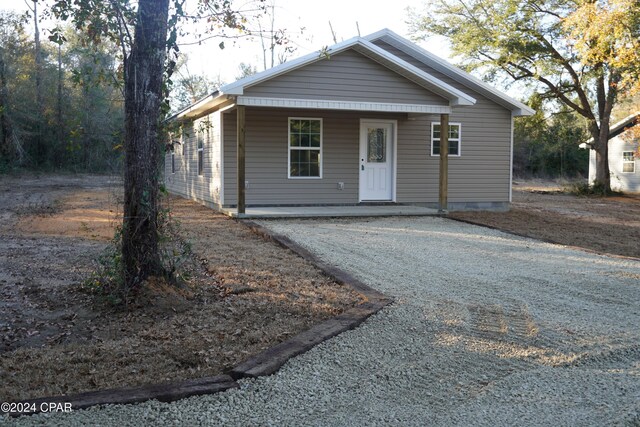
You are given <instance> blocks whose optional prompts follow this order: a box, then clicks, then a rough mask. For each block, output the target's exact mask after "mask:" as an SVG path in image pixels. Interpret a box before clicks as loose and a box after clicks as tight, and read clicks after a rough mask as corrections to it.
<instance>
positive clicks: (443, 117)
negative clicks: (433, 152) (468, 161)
mask: <svg viewBox="0 0 640 427" xmlns="http://www.w3.org/2000/svg"><path fill="white" fill-rule="evenodd" d="M448 191H449V115H448V114H440V193H439V195H440V197H439V203H438V204H439V210H438V211H439V212H441V213H444V212H446V211H447V208H448V205H449V202H448Z"/></svg>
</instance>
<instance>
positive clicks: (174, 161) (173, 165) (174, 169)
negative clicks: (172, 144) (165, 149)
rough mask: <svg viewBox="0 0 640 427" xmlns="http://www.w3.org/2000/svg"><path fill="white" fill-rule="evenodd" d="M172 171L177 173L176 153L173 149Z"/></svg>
mask: <svg viewBox="0 0 640 427" xmlns="http://www.w3.org/2000/svg"><path fill="white" fill-rule="evenodd" d="M171 173H176V153H174V152H173V150H171Z"/></svg>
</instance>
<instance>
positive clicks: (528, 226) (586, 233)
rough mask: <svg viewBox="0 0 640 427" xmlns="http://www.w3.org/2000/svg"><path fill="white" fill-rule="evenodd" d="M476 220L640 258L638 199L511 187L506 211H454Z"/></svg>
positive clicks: (536, 185)
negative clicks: (511, 192)
mask: <svg viewBox="0 0 640 427" xmlns="http://www.w3.org/2000/svg"><path fill="white" fill-rule="evenodd" d="M449 216H450V217H451V218H454V219H461V220H465V221H470V222H474V223H477V224H481V225H487V226H490V227H494V228H498V229H501V230H505V231H509V232H512V233H517V234H520V235H524V236H529V237H533V238H536V239H542V240H546V241H551V242H555V243H559V244H562V245H569V246H575V247H579V248H584V249H587V250H592V251H595V252H598V253H606V254H613V255H622V256H628V257H635V258H640V245H639V244H638V242H639V241H640V197H638V196H615V197H578V196H574V195H571V194H567V193H566V192H564V191H563V188H562V186H561V185H558V184H556V183H553V182H544V181H534V182H523V183H519V185H517V186H514V191H513V203H512V206H511V210H510V211H509V212H455V213H451V214H450V215H449Z"/></svg>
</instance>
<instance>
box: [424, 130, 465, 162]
mask: <svg viewBox="0 0 640 427" xmlns="http://www.w3.org/2000/svg"><path fill="white" fill-rule="evenodd" d="M461 142H462V125H461V124H460V123H449V155H450V156H460V146H461ZM431 155H432V156H439V155H440V123H439V122H432V123H431Z"/></svg>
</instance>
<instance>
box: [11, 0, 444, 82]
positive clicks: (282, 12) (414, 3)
mask: <svg viewBox="0 0 640 427" xmlns="http://www.w3.org/2000/svg"><path fill="white" fill-rule="evenodd" d="M0 1H1V0H0ZM425 1H428V0H394V1H389V0H384V1H383V0H315V1H309V0H276V11H275V16H276V28H287V29H288V30H289V31H290V32H291V33H294V32H295V31H296V29H299V28H300V27H304V28H305V30H304V32H303V35H302V36H301V37H297V38H296V39H295V46H296V48H297V50H296V52H295V53H294V54H293V56H292V58H295V57H298V56H303V55H306V54H307V53H310V52H313V51H317V50H318V49H320V48H322V47H323V46H330V45H332V44H334V42H333V36H332V33H331V28H333V31H334V32H335V34H336V39H337V41H338V42H340V41H342V40H347V39H350V38H352V37H354V36H357V35H358V28H359V30H360V35H362V36H365V35H367V34H370V33H374V32H376V31H378V30H381V29H383V28H389V29H391V30H393V31H395V32H396V33H398V34H400V35H401V36H403V37H409V34H408V30H409V26H408V24H407V23H406V21H407V19H408V17H409V14H408V11H407V8H408V7H411V8H415V9H416V10H421V9H422V5H423V4H424V2H425ZM329 22H331V26H330V25H329ZM218 43H219V41H217V40H213V42H212V43H207V45H205V46H200V47H197V48H196V47H186V46H185V47H184V48H183V50H184V51H185V52H186V53H187V54H188V55H189V58H190V62H189V69H190V71H191V73H197V74H210V75H214V76H215V75H216V74H217V72H219V73H220V77H221V78H222V80H224V81H226V82H231V81H233V80H235V78H236V77H237V76H238V74H239V69H238V64H239V63H240V62H245V63H247V62H248V63H251V64H255V65H257V66H258V71H261V70H262V63H263V60H262V51H261V49H260V46H259V43H258V41H257V40H256V41H254V42H253V43H252V42H250V41H248V40H246V41H241V42H237V43H235V44H234V43H233V42H230V41H227V42H226V43H225V46H226V47H225V49H224V50H220V49H219V48H218V46H217V44H218ZM419 44H421V45H422V47H424V48H425V49H427V50H429V51H431V52H433V53H435V54H436V55H439V56H441V57H443V58H445V59H448V57H449V49H448V45H447V42H446V40H445V39H442V38H439V39H435V38H434V39H430V40H428V41H426V42H421V43H419ZM215 70H218V71H215Z"/></svg>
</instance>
